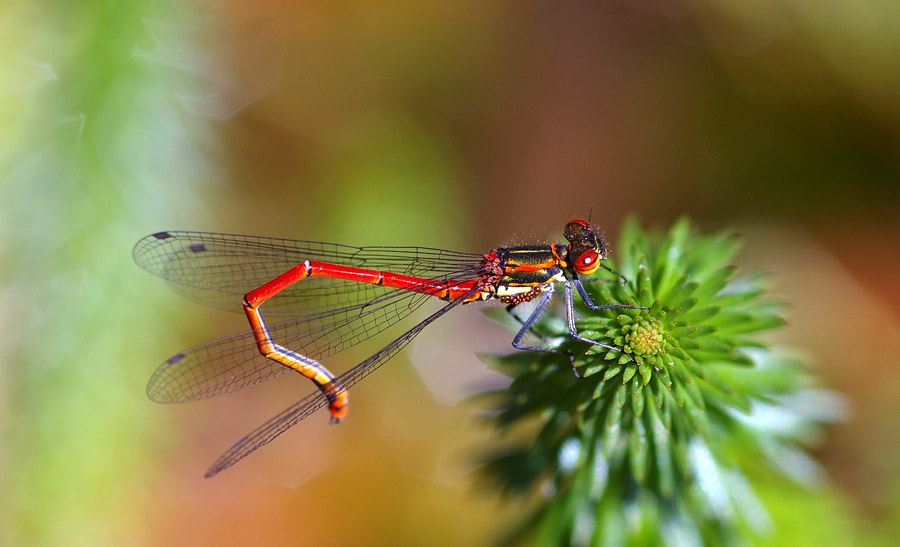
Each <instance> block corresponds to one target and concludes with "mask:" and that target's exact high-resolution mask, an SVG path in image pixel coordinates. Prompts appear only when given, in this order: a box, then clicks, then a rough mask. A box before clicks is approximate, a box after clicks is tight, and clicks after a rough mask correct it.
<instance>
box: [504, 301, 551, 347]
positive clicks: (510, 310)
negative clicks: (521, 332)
mask: <svg viewBox="0 0 900 547" xmlns="http://www.w3.org/2000/svg"><path fill="white" fill-rule="evenodd" d="M515 310H516V305H515V304H509V305H508V306H506V313H508V314H509V316H510V317H512V318H513V319H515V320H516V322H517V323H518V324H520V325H524V324H525V321H524V320H522V318H521V317H519V316H518V314H516V311H515ZM531 334H532V335H533V336H537V337H538V338H540V340H541V341H542V342H546V341H547V339H546V338H544V336H543V335H542V334H541V333H539V332H537V331H532V332H531Z"/></svg>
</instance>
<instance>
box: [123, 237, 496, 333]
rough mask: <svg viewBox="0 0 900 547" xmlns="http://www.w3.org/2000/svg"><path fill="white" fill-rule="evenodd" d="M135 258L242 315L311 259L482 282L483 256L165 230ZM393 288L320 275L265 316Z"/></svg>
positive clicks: (180, 288)
mask: <svg viewBox="0 0 900 547" xmlns="http://www.w3.org/2000/svg"><path fill="white" fill-rule="evenodd" d="M133 256H134V261H135V262H136V263H137V264H138V266H140V267H141V268H143V269H145V270H147V271H148V272H150V273H152V274H153V275H156V276H158V277H161V278H163V279H165V280H166V282H167V283H168V284H169V286H170V287H171V288H172V290H174V291H175V292H177V293H178V294H180V295H182V296H185V297H186V298H189V299H191V300H194V301H196V302H200V303H201V304H206V305H209V306H213V307H217V308H223V309H228V310H234V311H241V309H242V308H241V299H242V298H243V296H244V295H245V294H247V293H248V292H250V291H251V290H253V289H255V288H257V287H259V286H260V285H263V284H264V283H266V282H268V281H271V280H272V279H273V278H275V277H277V276H279V275H281V274H283V273H284V272H286V271H287V270H289V269H291V268H292V267H294V266H296V265H297V264H300V263H302V262H303V261H305V260H316V261H321V262H328V263H331V264H339V265H343V266H353V267H356V268H365V269H370V270H384V271H390V272H394V273H398V274H403V275H409V276H413V277H422V278H434V279H438V278H440V279H447V278H448V277H449V276H451V275H452V276H454V277H458V278H460V279H474V278H476V277H477V275H476V274H475V268H476V266H478V264H479V262H480V261H481V259H482V258H483V257H482V255H480V254H476V253H461V252H456V251H446V250H442V249H432V248H427V247H352V246H349V245H338V244H335V243H321V242H316V241H297V240H290V239H277V238H269V237H256V236H245V235H234V234H216V233H207V232H176V231H173V232H159V233H156V234H153V235H149V236H147V237H145V238H143V239H141V240H140V241H138V243H137V245H135V247H134V251H133ZM392 290H393V289H390V288H387V287H381V286H378V285H370V284H367V283H357V282H354V281H347V280H342V279H329V278H325V277H315V278H309V279H306V280H304V281H303V282H302V283H297V284H296V285H294V286H291V287H288V288H287V289H285V290H284V291H282V292H280V293H278V294H277V295H276V296H274V297H273V298H272V299H270V300H269V301H267V302H266V304H265V313H266V315H267V316H275V315H278V316H291V317H296V316H298V315H310V314H315V313H319V312H324V311H327V310H331V309H334V308H340V307H352V306H355V305H359V304H364V303H366V302H370V301H372V300H376V299H379V298H381V297H383V296H386V295H387V294H389V293H391V292H392Z"/></svg>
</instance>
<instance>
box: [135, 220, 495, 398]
mask: <svg viewBox="0 0 900 547" xmlns="http://www.w3.org/2000/svg"><path fill="white" fill-rule="evenodd" d="M134 257H135V261H136V262H137V263H138V264H139V265H140V266H141V267H142V268H144V269H146V270H147V271H149V272H151V273H153V274H155V275H158V276H160V277H162V278H163V279H165V280H166V281H168V282H169V284H170V286H172V288H173V289H174V290H175V291H176V292H179V293H180V294H183V295H185V296H187V297H189V298H192V299H193V300H197V301H199V302H202V303H205V304H210V305H214V306H218V307H224V308H232V307H235V306H237V309H240V304H241V299H242V297H243V295H244V294H245V293H246V292H248V291H250V290H252V289H254V288H256V287H258V286H260V285H262V284H264V283H266V282H268V281H270V280H271V279H272V278H274V277H276V276H278V275H280V274H282V273H284V272H285V271H286V270H288V269H290V268H292V267H293V266H295V265H296V264H298V263H300V262H303V261H304V260H319V261H328V262H330V263H334V264H341V265H350V266H354V267H363V268H369V269H378V270H388V271H392V272H395V273H403V274H405V275H411V276H416V277H422V278H423V281H422V283H421V285H419V286H421V287H427V286H429V285H439V284H440V283H441V282H442V281H445V280H460V279H473V278H476V277H477V275H476V273H475V267H476V266H477V264H478V263H479V261H480V260H481V258H482V257H481V255H476V254H471V253H454V252H448V251H442V250H439V249H426V248H421V247H367V248H362V247H349V246H344V245H336V244H330V243H317V242H308V241H292V240H283V239H272V238H260V237H251V236H241V235H228V234H212V233H201V232H160V233H158V234H154V235H151V236H148V237H146V238H144V239H142V240H141V241H139V242H138V244H137V245H136V246H135V249H134ZM428 298H429V295H427V294H423V293H422V292H416V291H415V290H409V289H398V288H390V287H383V286H378V285H371V284H367V283H357V282H351V281H345V280H335V279H329V278H318V277H316V278H306V279H302V280H300V281H299V282H297V283H296V284H294V285H292V286H290V287H288V288H286V289H285V290H283V291H282V292H280V293H278V294H277V295H275V296H274V297H273V298H271V299H270V300H268V301H267V302H266V303H265V304H264V305H263V308H262V309H263V313H264V314H265V315H272V313H273V311H274V312H281V314H282V315H284V314H287V313H292V315H294V316H298V317H294V318H293V319H289V320H286V321H282V322H277V323H270V324H269V331H270V333H271V334H272V337H273V339H274V340H275V342H276V343H278V344H280V345H282V346H285V347H288V348H290V349H292V350H293V351H296V352H298V353H301V354H303V355H305V356H307V357H309V358H311V359H315V360H321V359H324V358H326V357H329V356H331V355H334V354H335V353H338V352H340V351H343V350H345V349H347V348H349V347H351V346H353V345H355V344H358V343H360V342H362V341H364V340H367V339H368V338H370V337H372V336H374V335H376V334H378V333H380V332H382V331H384V330H385V329H387V328H389V327H391V326H393V325H394V324H395V323H397V322H398V321H400V320H402V319H403V318H404V317H406V316H408V315H409V314H410V313H412V312H413V311H415V310H416V309H418V308H419V307H420V306H421V305H422V304H423V303H424V302H425V300H427V299H428ZM289 370H290V369H288V368H287V367H284V366H283V365H281V364H279V363H276V362H274V361H272V360H270V359H267V358H265V357H263V356H262V355H261V354H260V353H259V350H258V349H257V346H256V340H255V338H254V336H253V333H252V332H245V333H241V334H236V335H233V336H229V337H226V338H221V339H219V340H215V341H212V342H209V343H206V344H202V345H199V346H195V347H193V348H191V349H188V350H185V351H183V352H181V353H178V354H176V355H174V356H172V357H171V358H170V359H168V360H167V361H166V362H164V363H163V364H162V365H160V367H159V368H158V369H157V370H156V372H154V374H153V375H152V376H151V378H150V381H149V382H148V384H147V395H148V396H149V397H150V399H152V400H154V401H157V402H161V403H174V402H185V401H193V400H196V399H202V398H205V397H211V396H214V395H221V394H225V393H230V392H233V391H236V390H239V389H243V388H245V387H248V386H251V385H254V384H257V383H260V382H262V381H265V380H268V379H271V378H275V377H276V376H280V375H282V374H285V373H287V372H289Z"/></svg>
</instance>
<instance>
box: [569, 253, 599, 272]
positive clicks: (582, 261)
mask: <svg viewBox="0 0 900 547" xmlns="http://www.w3.org/2000/svg"><path fill="white" fill-rule="evenodd" d="M573 266H574V267H575V271H576V272H578V273H579V274H581V275H591V274H592V273H594V272H596V271H597V268H599V267H600V254H599V253H597V251H595V250H593V249H590V250H587V251H585V252H583V253H581V254H580V255H578V258H576V259H575V263H574V264H573Z"/></svg>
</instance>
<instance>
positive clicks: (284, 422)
mask: <svg viewBox="0 0 900 547" xmlns="http://www.w3.org/2000/svg"><path fill="white" fill-rule="evenodd" d="M476 292H478V288H475V289H472V290H470V291H469V292H468V293H467V294H466V295H464V296H463V297H462V298H460V299H458V300H454V301H452V302H450V303H449V304H447V305H446V306H444V307H443V308H441V309H439V310H438V311H436V312H434V313H433V314H431V315H430V316H429V317H427V318H426V319H425V320H424V321H422V322H421V323H419V324H418V325H416V326H415V327H413V328H412V329H410V330H408V331H407V332H406V333H404V334H403V335H402V336H400V337H399V338H397V339H396V340H394V341H393V342H391V343H390V344H388V345H386V346H385V347H384V348H382V349H381V350H379V351H378V352H377V353H376V354H374V355H372V356H371V357H369V358H368V359H366V360H365V361H363V362H361V363H359V364H358V365H356V366H354V367H353V368H351V369H350V370H348V371H347V372H345V373H344V374H341V375H340V376H338V377H337V378H335V379H334V380H333V381H332V383H333V384H335V387H336V390H337V392H338V393H341V392H344V391H347V390H348V389H350V387H352V386H353V385H355V384H356V383H357V382H359V381H360V380H362V379H363V378H365V377H366V376H368V375H369V374H371V373H372V372H374V371H375V370H377V369H378V367H380V366H381V365H383V364H384V363H386V362H387V361H388V360H389V359H390V358H391V357H393V356H394V355H396V354H397V352H399V351H400V350H401V349H403V347H404V346H406V345H407V344H408V343H409V342H410V341H411V340H412V339H413V338H415V337H416V335H418V334H419V333H420V332H421V331H422V329H424V328H425V327H427V326H428V325H429V324H431V323H432V322H433V321H434V320H436V319H437V318H439V317H440V316H442V315H444V314H445V313H447V312H448V311H450V310H451V309H452V308H453V307H455V306H457V305H458V304H460V303H462V302H463V301H464V300H465V299H466V298H467V297H469V296H471V295H473V294H475V293H476ZM327 404H328V399H326V398H325V396H324V395H323V394H322V393H321V392H320V391H316V392H314V393H311V394H309V395H308V396H306V397H305V398H303V399H301V400H300V401H298V402H296V403H294V404H293V405H291V406H290V407H288V408H287V409H285V410H284V411H283V412H281V413H280V414H278V415H276V416H275V417H273V418H272V419H270V420H269V421H267V422H265V423H264V424H262V425H261V426H259V427H257V428H256V429H254V430H253V431H251V432H250V433H248V434H247V435H246V436H244V437H243V438H242V439H240V440H239V441H237V442H236V443H234V444H233V445H232V446H231V448H229V449H228V450H226V451H225V453H224V454H222V455H221V456H219V458H218V459H217V460H216V461H215V462H214V463H213V464H212V466H210V468H209V470H207V472H206V477H207V478H210V477H213V476H215V475H216V474H218V473H219V472H220V471H222V470H224V469H228V468H229V467H231V466H232V465H234V464H236V463H237V462H239V461H241V460H242V459H244V458H245V457H247V456H248V455H250V454H251V453H252V452H254V451H255V450H256V449H258V448H260V447H262V446H265V445H267V444H269V443H270V442H272V441H273V440H274V439H275V438H276V437H278V436H279V435H281V434H282V433H284V432H285V431H287V430H288V429H290V428H292V427H294V426H295V425H297V424H298V423H300V422H301V421H303V420H304V419H306V418H307V417H308V416H310V415H311V414H313V413H314V412H316V411H317V410H319V409H320V408H322V407H324V406H326V405H327Z"/></svg>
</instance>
